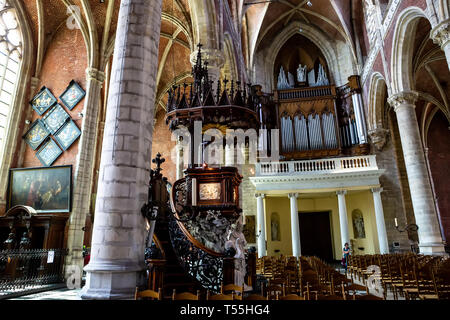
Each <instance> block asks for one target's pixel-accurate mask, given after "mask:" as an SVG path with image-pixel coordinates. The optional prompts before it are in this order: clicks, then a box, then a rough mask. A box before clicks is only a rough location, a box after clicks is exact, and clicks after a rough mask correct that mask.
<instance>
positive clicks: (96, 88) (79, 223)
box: [65, 68, 105, 277]
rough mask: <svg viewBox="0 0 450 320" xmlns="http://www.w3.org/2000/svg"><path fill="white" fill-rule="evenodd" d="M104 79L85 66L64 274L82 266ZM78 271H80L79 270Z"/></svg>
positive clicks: (98, 72)
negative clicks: (83, 95)
mask: <svg viewBox="0 0 450 320" xmlns="http://www.w3.org/2000/svg"><path fill="white" fill-rule="evenodd" d="M104 81H105V73H104V72H102V71H100V70H97V69H95V68H88V69H86V97H85V100H84V108H83V111H82V113H83V122H82V125H81V132H82V133H83V134H82V135H81V137H80V143H79V145H78V154H77V162H76V166H75V173H74V183H73V185H74V192H73V205H72V213H71V214H70V218H69V232H68V236H67V249H69V253H68V256H67V258H66V263H65V266H66V277H68V276H69V275H70V272H69V270H70V269H71V268H72V267H73V266H76V267H78V268H80V270H82V269H83V266H84V258H83V241H84V231H83V230H82V228H83V227H84V226H85V224H86V215H87V213H88V212H89V207H90V204H91V196H92V184H93V177H94V166H95V150H96V147H97V128H98V116H99V110H100V103H101V89H102V86H103V83H104ZM80 275H81V272H80Z"/></svg>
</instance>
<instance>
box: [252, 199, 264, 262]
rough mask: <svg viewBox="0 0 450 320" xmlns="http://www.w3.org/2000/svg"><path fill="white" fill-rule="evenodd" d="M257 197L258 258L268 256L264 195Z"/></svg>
mask: <svg viewBox="0 0 450 320" xmlns="http://www.w3.org/2000/svg"><path fill="white" fill-rule="evenodd" d="M255 197H256V215H257V216H256V219H257V220H258V223H257V224H258V229H257V230H256V235H257V237H258V258H261V257H264V256H265V255H266V250H267V249H266V222H265V219H264V218H265V213H264V197H265V195H264V194H261V193H257V194H255Z"/></svg>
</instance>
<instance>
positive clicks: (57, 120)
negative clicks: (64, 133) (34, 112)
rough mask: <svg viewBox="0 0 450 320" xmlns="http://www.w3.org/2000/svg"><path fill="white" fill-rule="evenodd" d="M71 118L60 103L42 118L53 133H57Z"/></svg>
mask: <svg viewBox="0 0 450 320" xmlns="http://www.w3.org/2000/svg"><path fill="white" fill-rule="evenodd" d="M69 118H70V116H69V114H68V113H67V112H66V111H65V110H64V108H63V107H61V105H60V104H59V103H58V104H56V105H55V106H54V107H53V108H52V109H51V110H50V111H49V112H48V113H47V114H46V115H45V116H44V118H42V121H43V122H44V124H45V126H46V127H47V129H48V131H50V133H51V134H55V132H57V131H58V130H59V128H61V127H62V125H63V124H64V123H65V122H66V121H67V119H69Z"/></svg>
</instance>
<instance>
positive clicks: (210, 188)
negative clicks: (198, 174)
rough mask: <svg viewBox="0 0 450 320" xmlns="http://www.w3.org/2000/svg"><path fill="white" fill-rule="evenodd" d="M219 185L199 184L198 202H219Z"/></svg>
mask: <svg viewBox="0 0 450 320" xmlns="http://www.w3.org/2000/svg"><path fill="white" fill-rule="evenodd" d="M220 190H221V186H220V183H201V184H200V186H199V196H200V200H220Z"/></svg>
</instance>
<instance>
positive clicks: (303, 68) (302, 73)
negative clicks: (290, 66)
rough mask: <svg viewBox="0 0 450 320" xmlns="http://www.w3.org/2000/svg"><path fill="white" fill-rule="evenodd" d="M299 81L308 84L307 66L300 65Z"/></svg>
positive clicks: (298, 70)
mask: <svg viewBox="0 0 450 320" xmlns="http://www.w3.org/2000/svg"><path fill="white" fill-rule="evenodd" d="M297 81H298V82H299V83H303V82H306V65H304V66H302V64H301V63H300V64H299V65H298V69H297Z"/></svg>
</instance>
